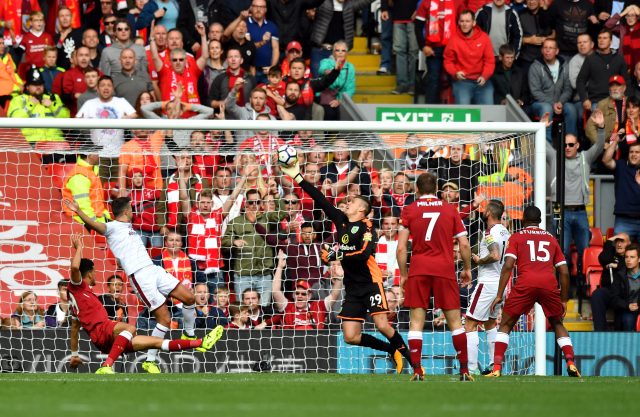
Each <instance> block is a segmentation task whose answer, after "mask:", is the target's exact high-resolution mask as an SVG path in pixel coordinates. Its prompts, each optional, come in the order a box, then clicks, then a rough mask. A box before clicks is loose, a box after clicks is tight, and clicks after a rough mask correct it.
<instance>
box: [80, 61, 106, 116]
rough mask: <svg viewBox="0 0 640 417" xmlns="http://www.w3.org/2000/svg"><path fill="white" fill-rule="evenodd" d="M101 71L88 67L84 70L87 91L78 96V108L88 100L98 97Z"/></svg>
mask: <svg viewBox="0 0 640 417" xmlns="http://www.w3.org/2000/svg"><path fill="white" fill-rule="evenodd" d="M99 79H100V72H99V71H98V70H97V69H95V68H87V70H86V71H85V72H84V82H85V84H86V85H87V91H85V92H84V93H82V94H80V95H79V96H78V100H77V103H78V108H82V106H84V103H86V102H87V101H89V100H91V99H94V98H98V97H99V95H98V80H99Z"/></svg>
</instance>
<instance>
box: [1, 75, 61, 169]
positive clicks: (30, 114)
mask: <svg viewBox="0 0 640 417" xmlns="http://www.w3.org/2000/svg"><path fill="white" fill-rule="evenodd" d="M24 88H25V89H24V93H23V94H20V95H16V96H14V97H13V99H11V102H10V103H9V109H8V110H7V116H8V117H18V118H65V117H69V110H68V109H67V108H66V107H64V105H63V104H62V100H61V99H60V97H59V96H58V95H57V94H53V93H50V94H46V93H45V92H44V80H43V79H42V76H41V75H40V71H38V70H37V69H36V68H32V69H31V70H29V72H28V73H27V79H26V82H25V86H24ZM21 131H22V134H23V135H24V138H25V139H26V140H27V142H29V143H31V144H35V143H36V142H64V135H63V133H62V131H61V130H60V129H46V128H30V127H26V128H23V129H21ZM50 162H53V160H52V158H51V156H47V157H43V160H42V163H50Z"/></svg>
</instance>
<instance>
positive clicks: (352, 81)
mask: <svg viewBox="0 0 640 417" xmlns="http://www.w3.org/2000/svg"><path fill="white" fill-rule="evenodd" d="M347 52H348V49H347V43H346V42H343V41H338V42H336V43H334V44H333V53H332V56H331V57H329V58H325V59H323V60H322V61H320V66H319V67H318V74H325V75H328V74H330V73H331V72H332V71H333V70H334V69H339V70H340V74H339V75H338V78H336V80H335V81H334V82H333V83H332V84H331V85H329V87H328V88H326V89H325V90H322V91H319V92H316V95H317V96H318V97H320V105H321V106H322V107H323V108H324V120H340V108H339V107H340V104H341V103H342V101H341V100H342V98H343V96H348V97H353V95H354V94H355V92H356V68H355V67H354V66H353V64H352V63H350V62H347Z"/></svg>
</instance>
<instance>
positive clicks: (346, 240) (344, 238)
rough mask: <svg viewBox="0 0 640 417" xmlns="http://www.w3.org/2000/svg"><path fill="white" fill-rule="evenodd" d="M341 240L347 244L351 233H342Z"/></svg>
mask: <svg viewBox="0 0 640 417" xmlns="http://www.w3.org/2000/svg"><path fill="white" fill-rule="evenodd" d="M340 241H341V242H342V243H343V244H345V245H346V244H347V243H349V235H347V234H344V235H342V238H340Z"/></svg>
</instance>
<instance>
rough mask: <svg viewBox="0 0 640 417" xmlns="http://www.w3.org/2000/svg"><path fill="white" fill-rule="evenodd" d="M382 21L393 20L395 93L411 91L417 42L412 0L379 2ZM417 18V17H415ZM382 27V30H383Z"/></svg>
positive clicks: (414, 74)
mask: <svg viewBox="0 0 640 417" xmlns="http://www.w3.org/2000/svg"><path fill="white" fill-rule="evenodd" d="M381 6H382V13H381V15H380V17H381V19H382V20H383V22H385V21H387V20H389V19H391V21H392V22H393V52H395V54H396V88H395V89H394V90H393V91H395V92H396V93H397V94H403V93H413V91H414V89H415V86H414V84H415V81H416V57H417V55H418V43H417V41H416V35H415V33H414V25H413V19H412V16H413V13H415V12H416V2H415V1H414V0H398V1H389V0H384V1H382V3H381ZM416 19H417V17H416ZM384 29H385V28H383V29H382V31H383V32H384Z"/></svg>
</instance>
